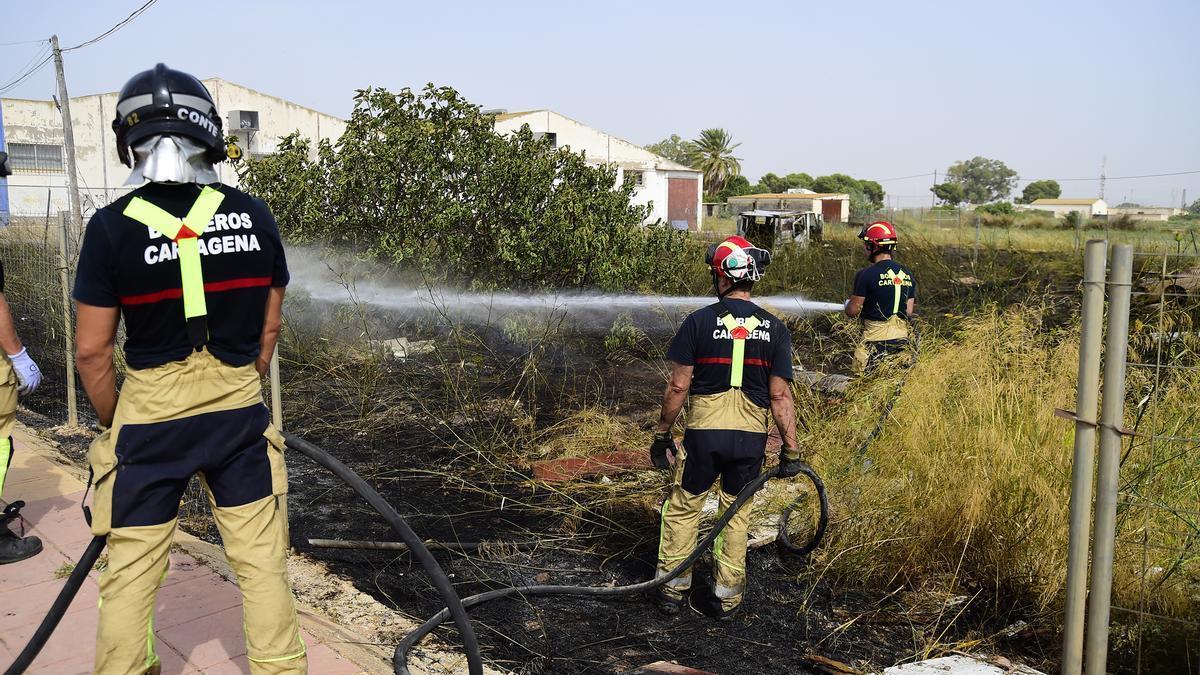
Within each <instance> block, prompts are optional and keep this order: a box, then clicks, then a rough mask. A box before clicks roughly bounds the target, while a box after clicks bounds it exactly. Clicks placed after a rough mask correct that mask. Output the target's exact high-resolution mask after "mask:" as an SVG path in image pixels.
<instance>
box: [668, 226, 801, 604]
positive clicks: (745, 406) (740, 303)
mask: <svg viewBox="0 0 1200 675" xmlns="http://www.w3.org/2000/svg"><path fill="white" fill-rule="evenodd" d="M770 260H771V254H770V252H769V251H766V250H764V249H761V248H757V247H755V246H754V245H753V244H751V243H750V242H749V241H747V240H745V239H743V238H742V237H737V236H733V237H728V238H727V239H725V240H724V241H723V242H721V243H720V244H716V245H714V246H712V247H710V248H709V250H708V254H707V256H706V263H707V264H708V265H709V266H710V268H711V272H712V276H713V287H714V290H715V291H716V294H717V302H716V303H714V304H712V305H709V306H707V307H704V308H703V309H700V310H697V311H695V312H693V313H692V314H691V315H689V316H688V317H687V319H686V320H684V322H683V325H682V326H681V327H680V328H679V332H678V333H677V334H676V335H675V338H674V340H672V342H671V346H670V348H669V349H668V350H667V359H668V360H669V361H670V368H671V373H670V379H669V381H668V383H667V388H666V392H665V393H664V395H663V403H662V411H661V414H660V416H659V420H658V426H657V428H656V433H655V437H654V443H653V445H652V446H651V448H650V457H651V461H652V462H653V463H654V466H655V467H657V468H659V469H666V468H670V467H671V463H670V461H669V459H668V455H673V456H674V460H675V462H674V467H673V471H672V476H673V480H672V486H671V491H670V494H669V496H668V497H667V499H666V501H664V502H663V505H662V532H661V539H660V542H659V550H658V568H657V576H658V577H659V578H662V577H666V576H668V575H669V573H670V572H671V570H672V569H673V568H674V567H676V566H677V565H678V564H679V563H680V561H682V560H683V559H685V558H687V557H688V555H689V554H690V553H691V552H692V551H693V550H694V549H695V548H696V541H697V537H698V534H699V526H700V515H701V511H702V510H703V508H704V501H705V499H706V497H707V495H708V493H709V491H710V489H711V488H712V486H713V484H714V483H715V482H716V481H717V479H720V481H721V484H720V488H719V491H718V498H719V503H720V508H721V511H722V512H724V510H725V509H726V508H728V507H729V506H730V504H732V503H733V501H734V499H735V498H736V496H737V494H738V493H739V492H740V491H741V490H742V488H743V487H745V486H746V485H747V484H748V483H750V482H752V481H753V480H754V479H755V478H757V477H758V475H759V472H760V471H761V469H762V465H763V461H764V459H765V457H766V447H767V431H768V426H769V424H770V421H771V418H774V420H775V424H776V426H777V427H778V429H779V433H780V437H781V439H782V441H783V448H782V450H781V452H780V460H779V461H780V473H779V475H780V476H781V477H790V476H795V475H796V474H798V473H799V472H800V470H801V467H802V466H803V465H802V464H801V462H800V451H799V449H798V446H797V443H796V426H795V415H796V411H795V403H794V401H793V400H792V388H791V380H792V341H791V334H790V332H789V331H788V329H787V326H786V325H785V324H784V323H783V322H782V321H780V320H779V319H777V318H776V317H775V316H773V315H771V314H770V313H769V312H766V311H764V310H763V309H761V308H760V307H758V306H757V305H755V304H754V303H753V302H752V301H751V299H750V292H751V289H752V288H753V286H754V282H756V281H758V280H759V279H761V278H762V275H763V273H764V272H765V271H766V268H767V265H768V264H769V263H770ZM685 400H686V401H687V403H688V414H687V428H686V430H685V432H684V436H683V447H682V448H679V447H677V446H676V445H675V441H674V439H673V437H672V435H671V427H672V426H674V423H675V419H676V417H678V415H679V412H680V410H681V409H682V408H683V404H684V402H685ZM749 525H750V508H749V507H746V508H743V509H742V510H741V511H739V512H738V514H737V515H735V516H734V517H733V519H732V520H730V521H729V524H728V526H727V527H726V529H725V531H724V532H723V533H722V534H721V535H720V536H719V537H718V538H717V540H716V542H715V543H714V544H713V566H714V569H713V577H714V578H713V592H712V594H699V593H690V589H691V585H692V573H691V571H690V570H689V571H686V572H684V573H683V574H681V575H680V576H678V577H676V578H675V579H672V580H670V581H668V582H667V583H666V584H665V585H663V586H661V587H659V589H658V595H657V598H656V601H657V604H658V606H659V609H660V610H662V611H663V612H664V613H666V614H675V613H677V612H678V611H679V610H680V608H682V607H683V605H684V603H685V602H688V603H689V604H690V605H691V607H692V608H693V609H694V610H695V611H697V612H699V613H701V614H704V615H705V616H709V617H711V618H716V619H728V618H730V617H732V616H733V615H734V613H735V612H736V611H737V610H738V608H739V607H740V606H741V602H742V597H743V594H744V592H745V588H746V538H747V530H748V529H749Z"/></svg>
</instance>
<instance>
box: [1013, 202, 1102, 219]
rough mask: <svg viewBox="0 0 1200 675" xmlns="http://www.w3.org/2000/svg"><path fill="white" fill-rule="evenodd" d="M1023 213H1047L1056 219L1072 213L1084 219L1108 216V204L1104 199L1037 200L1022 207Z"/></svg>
mask: <svg viewBox="0 0 1200 675" xmlns="http://www.w3.org/2000/svg"><path fill="white" fill-rule="evenodd" d="M1020 209H1021V210H1022V211H1046V212H1048V213H1050V214H1052V215H1053V216H1054V217H1055V218H1064V217H1066V215H1067V214H1068V213H1071V212H1072V211H1074V212H1076V213H1079V214H1080V215H1081V216H1082V217H1083V218H1085V219H1087V218H1095V217H1102V216H1108V204H1105V203H1104V200H1103V199H1035V200H1033V203H1032V204H1026V205H1024V206H1022V207H1020Z"/></svg>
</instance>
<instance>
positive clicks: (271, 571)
mask: <svg viewBox="0 0 1200 675" xmlns="http://www.w3.org/2000/svg"><path fill="white" fill-rule="evenodd" d="M221 126H222V125H221V117H220V115H219V114H218V113H217V109H216V106H215V104H214V103H213V99H212V96H211V95H210V94H209V92H208V90H207V89H206V88H205V86H204V85H203V84H202V83H201V82H200V81H199V80H197V79H196V78H194V77H192V76H191V75H189V74H187V73H184V72H180V71H178V70H172V69H170V68H168V67H166V66H165V65H163V64H161V63H160V64H158V65H157V66H156V67H154V68H153V69H151V70H147V71H144V72H142V73H139V74H137V75H135V76H134V77H133V78H132V79H130V80H129V82H128V83H126V85H125V86H124V88H122V90H121V93H120V95H119V97H118V100H117V115H116V120H115V121H114V122H113V130H114V131H115V132H116V136H117V154H118V156H119V157H120V158H121V161H122V162H123V163H124V164H125V165H127V166H130V167H132V169H133V171H132V174H131V176H130V180H129V182H130V183H131V184H142V183H143V182H145V184H143V185H141V187H138V188H137V189H135V190H134V191H133V192H132V193H130V194H128V195H126V196H124V197H122V198H121V199H118V200H116V201H115V202H113V203H112V204H110V205H108V206H106V207H105V208H103V209H100V210H99V211H97V212H96V214H95V215H94V216H92V219H91V221H90V222H89V223H88V226H87V231H86V233H85V235H84V241H83V247H82V249H81V251H80V254H79V267H78V272H77V280H76V285H75V293H74V295H75V300H76V301H77V314H78V329H77V354H78V362H79V375H80V378H81V379H82V381H83V384H84V388H85V389H86V390H87V394H88V397H89V398H90V399H91V402H92V406H93V407H94V408H95V410H96V415H97V417H98V418H99V421H100V424H101V426H102V427H106V428H105V429H104V431H103V433H101V435H100V436H99V437H97V438H96V440H95V441H94V442H93V443H92V446H91V449H90V450H89V453H88V460H89V464H90V465H91V471H92V486H93V487H94V488H95V497H94V501H93V505H92V516H91V526H92V533H93V534H95V535H96V536H106V537H107V540H108V567H107V569H105V571H104V573H103V574H102V575H101V577H100V621H99V627H98V629H97V638H96V642H97V644H96V661H95V672H96V673H102V674H109V673H114V674H115V673H120V674H122V675H127V674H131V673H158V672H159V670H160V668H161V666H160V662H159V658H158V656H157V655H156V654H155V652H154V617H153V613H154V598H155V594H156V593H157V591H158V587H159V584H160V582H161V581H162V580H163V578H164V577H165V576H166V574H167V569H168V560H167V553H168V551H169V549H170V546H171V540H172V537H173V535H174V532H175V527H176V518H177V516H178V511H179V501H180V498H181V497H182V495H183V492H184V489H185V487H186V486H187V484H188V481H189V480H190V479H191V477H192V476H193V475H195V474H199V475H200V477H201V482H202V483H203V485H204V487H205V491H206V493H207V495H208V500H209V505H210V506H211V508H212V513H213V516H214V518H215V520H216V522H217V526H218V528H219V529H220V532H221V539H222V541H223V542H224V545H225V555H226V557H227V558H228V559H229V562H230V565H231V566H232V567H233V570H234V572H235V573H236V574H237V580H238V588H239V589H240V590H241V592H242V600H243V602H242V607H243V624H244V633H245V637H246V651H247V656H248V658H249V662H250V672H251V673H253V674H254V675H267V674H276V673H304V672H306V671H307V658H306V656H305V647H304V642H303V640H302V639H301V636H300V627H299V624H298V622H297V619H296V608H295V603H294V601H293V598H292V593H291V588H290V586H289V583H288V578H287V565H286V558H287V547H288V535H287V502H286V494H287V470H286V468H285V466H284V460H283V438H282V437H281V436H280V434H279V433H278V432H277V431H276V430H275V429H274V427H272V426H271V424H270V422H269V415H268V412H267V409H266V407H264V405H263V399H262V391H261V388H260V376H261V375H262V374H263V373H264V372H265V371H266V370H267V366H268V363H269V360H270V358H271V355H272V353H273V351H274V349H275V343H276V340H277V338H278V335H279V327H280V315H281V308H282V304H283V295H284V287H285V286H286V285H287V283H288V278H289V277H288V269H287V262H286V260H285V258H284V250H283V245H282V242H281V241H280V236H279V229H278V227H277V226H276V224H275V220H274V219H273V218H272V216H271V212H270V211H269V210H268V209H267V207H266V205H265V204H263V202H261V201H259V200H257V199H254V198H253V197H250V196H249V195H247V194H245V193H243V192H240V191H239V190H237V189H234V188H232V187H229V186H227V185H222V184H221V183H220V182H219V179H218V176H217V172H216V168H215V164H216V163H218V162H220V161H221V160H222V159H223V158H224V157H225V152H226V150H225V147H226V146H225V140H224V137H223V136H222V134H221ZM121 318H124V321H125V329H126V340H125V344H124V349H125V360H126V363H127V364H128V369H127V372H126V374H125V379H124V383H123V385H122V388H121V391H120V393H119V394H118V392H117V377H116V370H115V368H114V364H113V350H114V343H115V338H116V333H117V324H118V322H119V321H120V319H121ZM147 636H149V638H147Z"/></svg>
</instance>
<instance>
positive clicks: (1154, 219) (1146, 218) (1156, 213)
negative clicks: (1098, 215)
mask: <svg viewBox="0 0 1200 675" xmlns="http://www.w3.org/2000/svg"><path fill="white" fill-rule="evenodd" d="M1185 213H1187V209H1180V208H1175V207H1172V206H1114V207H1112V208H1110V209H1109V210H1108V217H1109V218H1120V217H1121V216H1129V217H1130V218H1133V219H1134V220H1139V221H1142V222H1147V223H1165V222H1167V221H1168V220H1170V219H1171V217H1172V216H1182V215H1183V214H1185Z"/></svg>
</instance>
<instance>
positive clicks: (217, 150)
mask: <svg viewBox="0 0 1200 675" xmlns="http://www.w3.org/2000/svg"><path fill="white" fill-rule="evenodd" d="M112 127H113V131H115V132H117V156H118V157H120V158H121V163H122V164H124V165H125V166H133V157H132V155H131V153H130V151H129V148H130V146H132V145H135V144H136V143H137V142H138V141H140V140H142V139H144V138H148V137H150V136H155V135H159V134H174V135H178V136H186V137H188V138H190V139H192V140H194V141H196V142H198V143H200V144H201V145H203V146H204V147H206V148H208V151H207V152H206V153H205V159H207V160H208V161H209V162H211V163H213V164H216V163H218V162H220V161H221V160H223V159H225V137H224V135H222V124H221V118H220V116H219V115H217V106H216V104H215V103H213V98H212V95H211V94H209V93H208V88H207V87H205V86H204V84H203V83H202V82H200V80H197V79H196V78H195V77H192V76H191V75H188V74H187V73H185V72H183V71H180V70H172V69H170V68H168V67H167V66H166V65H165V64H162V63H160V64H158V65H156V66H154V68H153V69H151V70H144V71H142V72H140V73H138V74H137V75H134V76H133V77H131V78H130V79H129V81H128V82H126V83H125V86H124V87H121V94H120V96H119V97H118V98H117V118H116V119H114V120H113V123H112Z"/></svg>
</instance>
